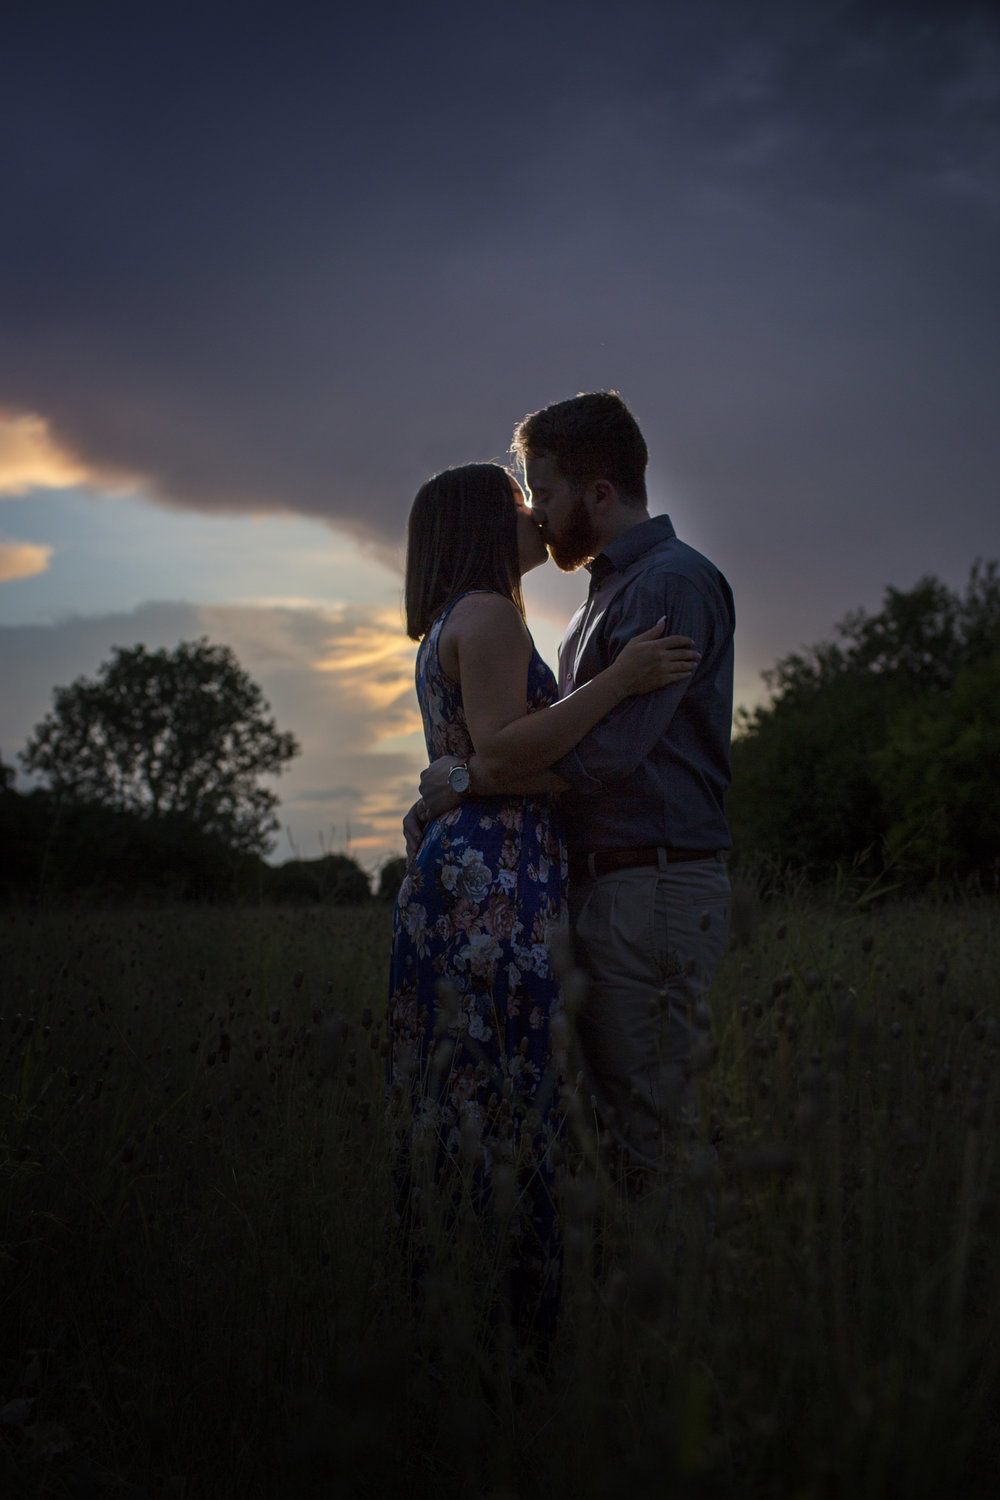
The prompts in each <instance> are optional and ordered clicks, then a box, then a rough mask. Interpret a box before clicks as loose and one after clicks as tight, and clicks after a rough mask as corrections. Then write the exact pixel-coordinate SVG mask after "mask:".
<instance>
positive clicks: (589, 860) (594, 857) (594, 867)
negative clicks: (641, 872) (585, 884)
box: [569, 845, 719, 880]
mask: <svg viewBox="0 0 1000 1500" xmlns="http://www.w3.org/2000/svg"><path fill="white" fill-rule="evenodd" d="M660 852H661V851H660V850H659V849H657V848H656V847H655V845H647V846H646V847H644V848H639V849H591V850H583V849H580V850H576V851H574V852H573V853H572V854H570V857H569V878H570V880H596V879H597V877H598V876H599V875H610V874H611V873H612V871H614V870H634V869H637V868H639V867H640V866H641V865H658V864H659V863H660ZM662 852H663V854H664V855H665V856H666V859H667V863H668V864H673V863H675V862H676V861H677V860H688V859H715V857H716V855H717V854H718V852H719V851H718V850H717V849H664V850H663V851H662Z"/></svg>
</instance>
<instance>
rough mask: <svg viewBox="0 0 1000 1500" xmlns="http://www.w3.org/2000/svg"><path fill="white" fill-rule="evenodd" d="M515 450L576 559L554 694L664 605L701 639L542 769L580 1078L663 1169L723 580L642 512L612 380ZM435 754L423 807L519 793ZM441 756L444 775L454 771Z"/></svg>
mask: <svg viewBox="0 0 1000 1500" xmlns="http://www.w3.org/2000/svg"><path fill="white" fill-rule="evenodd" d="M511 446H512V451H513V452H514V453H516V454H517V456H518V457H519V458H520V459H521V461H522V462H523V464H524V470H525V478H526V482H527V488H528V490H529V492H530V498H531V505H532V509H533V511H534V512H535V514H536V515H537V516H538V523H539V526H540V529H541V532H542V536H543V538H544V540H545V542H546V545H547V546H548V548H549V552H550V554H551V556H552V558H553V559H554V561H555V562H556V564H557V565H558V566H559V567H560V568H562V569H563V570H565V571H567V572H569V571H573V570H575V569H577V568H579V567H581V566H585V567H586V568H587V570H588V571H589V573H590V587H589V591H588V595H587V599H586V601H585V603H584V604H582V605H581V607H580V608H579V609H578V610H577V612H576V614H575V615H574V616H573V619H572V620H571V621H570V625H569V629H568V630H567V632H566V635H565V637H564V639H563V643H562V646H561V647H560V651H559V695H560V697H565V696H566V695H567V694H568V693H571V692H572V691H573V690H574V688H576V687H579V686H581V685H582V684H583V683H585V682H587V681H589V680H590V678H591V677H593V676H594V675H595V674H596V673H597V672H599V671H600V670H601V669H602V668H603V667H606V666H607V665H608V664H609V663H610V662H611V661H613V660H614V658H615V657H616V656H617V654H618V652H619V651H620V650H621V649H622V647H623V646H624V645H625V642H626V641H627V640H629V639H630V638H631V637H632V636H633V635H635V634H637V632H639V631H642V630H646V629H648V628H649V627H650V626H651V625H653V624H655V623H656V622H657V621H658V620H659V619H660V618H661V617H665V627H664V633H665V634H666V635H686V636H689V637H690V638H691V639H692V640H693V641H694V643H695V646H696V647H697V649H698V650H699V651H700V653H701V659H700V661H699V663H698V665H697V667H696V668H695V670H694V672H693V674H692V676H691V678H690V679H689V680H688V681H687V682H686V683H683V684H679V685H677V686H674V687H669V688H664V689H662V690H661V691H660V692H657V693H651V694H648V695H645V696H641V697H633V698H629V699H626V700H625V701H624V702H623V703H621V704H620V705H619V706H618V708H616V709H615V710H614V711H613V712H612V713H611V714H609V715H608V716H607V718H605V719H604V720H602V722H601V723H600V724H598V725H597V727H596V728H595V729H593V730H592V731H591V732H590V734H588V735H587V736H586V738H585V739H583V740H581V742H580V743H579V744H578V745H577V747H576V749H575V750H573V751H571V752H570V754H569V755H566V756H564V757H563V759H562V760H560V761H558V762H557V763H556V765H555V766H554V767H553V768H552V772H551V773H547V774H548V777H549V780H548V782H547V783H546V784H547V785H548V786H549V787H552V788H560V789H564V790H563V796H562V807H563V824H564V830H565V835H566V839H567V843H568V848H569V871H570V920H571V923H572V929H573V936H574V942H575V946H576V950H577V954H578V957H579V959H580V961H581V963H582V965H583V966H584V968H585V969H586V971H587V973H588V975H589V980H590V984H589V994H588V997H587V999H586V1001H585V1002H584V1004H583V1006H582V1008H581V1010H580V1012H579V1013H578V1015H577V1027H578V1034H579V1040H580V1046H581V1049H582V1052H583V1056H584V1061H585V1065H586V1070H587V1073H588V1076H589V1082H590V1086H591V1088H592V1090H593V1092H594V1094H595V1097H596V1099H597V1103H598V1108H599V1111H600V1113H601V1115H602V1117H603V1119H604V1121H605V1123H606V1124H607V1125H608V1126H609V1128H611V1129H612V1130H613V1131H614V1133H615V1135H616V1136H617V1137H618V1138H619V1140H621V1141H622V1143H623V1144H624V1145H626V1147H627V1148H628V1151H629V1153H630V1155H631V1158H632V1161H633V1164H636V1165H639V1166H641V1167H645V1168H654V1169H660V1168H662V1167H663V1166H664V1164H665V1162H666V1160H667V1153H668V1148H669V1145H670V1142H671V1139H672V1133H671V1130H670V1126H671V1125H672V1124H676V1123H677V1122H683V1121H684V1120H685V1119H686V1116H687V1114H688V1111H689V1108H690V1089H689V1087H688V1084H687V1079H688V1075H689V1072H690V1067H691V1063H692V1060H693V1059H694V1058H695V1056H696V1054H697V1052H698V1050H699V1048H700V1045H701V1042H702V1041H703V1039H704V1033H705V1030H706V1029H707V1026H708V1023H709V1017H708V1012H707V1008H706V1006H705V1004H704V994H705V991H706V989H707V986H708V982H709V979H710V977H711V974H712V970H713V968H714V966H715V963H716V961H717V959H718V957H719V954H720V953H721V951H722V948H723V945H724V943H725V938H726V932H727V928H728V921H729V881H728V877H727V873H726V867H725V862H724V858H723V851H725V850H728V849H730V848H731V847H732V841H731V839H730V836H729V830H728V828H727V825H726V820H725V815H724V812H723V794H724V792H725V789H726V788H727V786H728V785H729V780H730V775H729V740H730V731H731V725H732V701H733V628H734V612H733V599H732V593H731V591H730V588H729V585H728V583H727V582H726V580H725V578H724V577H723V576H722V574H721V573H720V572H719V571H718V569H717V568H715V567H714V566H713V564H712V563H710V562H709V561H708V559H707V558H705V557H702V556H701V554H700V553H698V552H696V551H694V549H693V548H691V547H688V546H686V545H685V543H684V542H681V541H680V540H678V538H677V536H676V534H675V532H674V528H673V526H672V525H671V523H670V520H669V517H667V516H655V517H650V515H649V511H648V508H647V501H646V482H645V472H646V463H647V450H646V444H645V441H644V440H643V437H642V434H641V432H640V431H639V427H638V425H637V423H636V421H635V419H634V417H633V416H632V414H631V412H630V411H629V410H628V408H627V407H626V405H625V403H624V402H623V401H622V399H621V397H620V396H619V395H618V394H617V393H616V392H613V391H612V392H596V393H593V394H589V395H581V396H576V397H574V398H573V399H572V400H570V401H561V402H559V403H558V404H557V405H555V406H549V407H546V408H545V409H544V410H542V411H539V412H535V413H534V414H533V415H531V416H528V417H526V418H525V419H524V421H523V422H521V423H520V424H519V426H518V427H517V428H516V430H515V433H514V441H513V443H512V445H511ZM467 770H468V775H466V774H465V765H464V764H459V763H458V762H457V761H456V759H455V758H454V757H444V758H443V759H441V760H438V761H435V763H434V765H433V766H431V767H429V768H428V769H427V770H426V771H425V772H424V775H423V777H422V778H421V784H420V790H421V795H422V797H423V798H424V801H425V802H426V803H427V805H428V810H429V813H430V815H431V816H438V815H439V814H440V813H441V812H443V811H444V810H445V809H446V808H447V807H448V806H451V805H454V802H455V800H456V798H457V796H459V795H465V794H468V793H469V792H472V793H474V794H476V795H482V796H486V795H493V794H501V793H503V794H514V795H516V794H518V793H519V792H530V791H536V790H538V789H539V779H538V778H537V777H533V778H531V780H530V784H529V783H528V782H524V783H523V784H516V783H515V782H514V781H513V780H512V779H511V780H505V781H503V782H502V784H501V783H500V782H499V781H498V779H497V777H496V775H495V774H492V773H490V772H489V770H488V768H487V767H485V766H483V765H482V764H481V763H480V762H479V760H478V758H477V757H476V756H472V757H471V759H470V760H469V761H468V763H467ZM449 776H450V786H449Z"/></svg>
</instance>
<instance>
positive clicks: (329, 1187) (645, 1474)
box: [0, 892, 1000, 1500]
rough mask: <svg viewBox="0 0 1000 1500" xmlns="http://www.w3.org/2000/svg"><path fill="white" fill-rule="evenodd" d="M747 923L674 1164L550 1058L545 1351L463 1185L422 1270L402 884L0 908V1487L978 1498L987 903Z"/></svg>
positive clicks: (987, 1433) (987, 1425) (996, 1386)
mask: <svg viewBox="0 0 1000 1500" xmlns="http://www.w3.org/2000/svg"><path fill="white" fill-rule="evenodd" d="M738 916H739V920H738V921H737V923H736V936H735V938H734V940H733V944H732V946H731V949H730V951H729V952H728V953H727V955H726V957H725V960H724V962H723V964H722V966H721V967H720V970H719V972H718V974H717V976H716V980H715V983H714V985H713V992H712V1001H713V1010H714V1013H715V1034H716V1040H717V1043H718V1057H717V1059H716V1060H715V1062H714V1064H713V1065H712V1066H711V1067H709V1068H707V1069H706V1071H705V1072H704V1073H703V1074H702V1075H701V1076H700V1080H699V1082H700V1087H701V1096H702V1097H701V1127H700V1129H701V1138H700V1140H698V1141H696V1142H694V1143H693V1145H692V1148H691V1149H690V1150H686V1151H685V1152H684V1153H683V1154H680V1153H679V1154H678V1160H677V1162H676V1164H675V1169H674V1173H673V1176H672V1179H671V1184H670V1187H669V1189H668V1190H666V1191H661V1192H651V1193H647V1194H646V1195H644V1196H643V1197H641V1198H638V1199H635V1198H630V1197H629V1196H628V1194H627V1193H626V1192H625V1191H623V1185H622V1182H621V1179H620V1170H619V1166H618V1164H617V1163H616V1161H615V1157H614V1153H613V1151H612V1149H611V1148H610V1146H609V1143H608V1142H607V1140H605V1139H602V1138H601V1135H600V1132H599V1131H598V1130H597V1129H596V1127H595V1122H594V1120H593V1115H592V1111H591V1109H590V1105H589V1101H588V1100H587V1098H586V1097H585V1092H584V1090H583V1089H582V1087H581V1086H580V1084H579V1083H577V1082H576V1081H575V1079H576V1073H575V1066H574V1065H573V1064H572V1063H570V1065H569V1068H568V1072H567V1110H568V1112H569V1114H570V1115H571V1117H572V1118H573V1119H574V1120H575V1121H576V1126H577V1129H576V1134H575V1136H574V1141H573V1143H572V1144H571V1145H570V1146H569V1148H568V1149H567V1160H566V1164H565V1166H564V1168H563V1175H564V1182H563V1186H562V1190H561V1210H562V1216H563V1223H564V1231H563V1245H564V1278H563V1280H564V1289H563V1298H562V1310H561V1317H560V1324H559V1330H558V1333H557V1336H556V1339H555V1343H554V1347H553V1348H552V1350H551V1359H550V1362H549V1365H548V1368H547V1369H546V1370H543V1371H539V1370H538V1369H535V1368H533V1367H532V1366H531V1364H530V1362H529V1361H527V1360H525V1358H524V1357H523V1355H522V1356H520V1357H519V1355H518V1351H517V1350H516V1349H515V1348H514V1347H513V1346H512V1344H511V1341H510V1340H509V1339H505V1338H504V1337H503V1330H502V1329H501V1330H499V1332H498V1327H497V1323H496V1320H495V1317H494V1316H493V1315H492V1313H491V1311H490V1309H491V1308H493V1307H494V1305H495V1303H496V1295H495V1293H496V1287H495V1285H494V1284H493V1282H492V1281H491V1278H495V1277H496V1276H497V1275H498V1274H499V1269H498V1257H497V1255H496V1253H495V1246H496V1243H497V1241H496V1236H495V1235H492V1234H491V1232H490V1228H489V1226H488V1225H486V1224H484V1223H483V1221H482V1215H477V1214H475V1213H464V1214H463V1213H456V1212H454V1210H453V1209H452V1210H450V1211H449V1213H448V1214H446V1215H442V1216H441V1217H440V1220H439V1223H438V1233H439V1236H440V1241H441V1243H440V1244H439V1246H438V1252H439V1253H438V1254H437V1256H436V1259H435V1265H434V1270H433V1274H431V1275H429V1276H426V1277H425V1278H424V1280H423V1282H422V1284H421V1285H420V1287H419V1289H417V1290H415V1287H414V1276H413V1274H412V1267H411V1266H410V1265H408V1263H407V1253H406V1246H405V1244H404V1243H403V1240H402V1238H401V1236H400V1235H399V1233H398V1231H397V1228H396V1226H395V1224H394V1222H393V1211H392V1188H391V1182H390V1168H389V1157H390V1152H389V1132H390V1128H391V1122H390V1121H388V1120H387V1118H386V1112H385V1106H384V1088H383V1077H384V1058H383V1047H384V1031H383V1024H382V1015H383V1005H384V999H383V994H384V982H385V971H386V954H387V945H388V914H387V912H386V911H385V910H384V908H380V907H376V906H374V905H373V906H371V907H368V908H364V909H358V910H350V911H344V910H342V911H301V912H297V913H274V912H266V911H259V910H249V909H247V910H230V911H224V910H222V911H220V910H197V909H184V910H181V909H178V910H174V911H167V912H164V911H149V912H139V913H135V912H132V913H126V912H121V911H119V912H100V911H93V912H82V911H66V912H59V911H40V912H36V913H26V912H19V911H7V912H6V913H3V914H0V942H2V990H0V1015H2V1024H0V1109H2V1114H0V1177H2V1181H3V1194H2V1198H0V1257H2V1259H0V1295H2V1314H0V1317H2V1326H0V1336H2V1342H0V1493H2V1494H4V1495H8V1494H9V1495H10V1496H12V1497H14V1496H21V1495H23V1496H26V1497H27V1496H33V1495H52V1496H76V1495H79V1496H83V1495H100V1494H105V1493H106V1494H109V1495H111V1494H115V1495H117V1494H123V1495H130V1496H139V1495H147V1494H148V1495H157V1494H165V1495H171V1496H178V1497H180V1496H183V1497H193V1496H199V1497H200V1496H205V1497H213V1500H214V1497H226V1496H241V1497H243V1496H245V1497H248V1500H253V1497H264V1496H267V1497H285V1496H288V1497H304V1500H308V1497H313V1496H315V1497H319V1496H328V1495H330V1496H333V1495H337V1496H341V1495H343V1496H358V1497H366V1496H369V1495H372V1496H375V1495H381V1494H383V1493H389V1494H395V1493H402V1492H404V1491H405V1492H406V1493H409V1494H412V1495H414V1496H417V1497H420V1496H423V1495H427V1496H431V1495H435V1496H441V1495H462V1496H464V1495H468V1496H475V1497H479V1496H496V1497H500V1496H503V1495H507V1496H512V1495H516V1496H534V1495H538V1496H543V1495H545V1496H552V1495H564V1494H565V1495H574V1496H578V1497H591V1496H593V1497H603V1496H618V1495H623V1494H627V1495H629V1496H638V1497H642V1496H657V1497H664V1496H678V1497H680V1496H701V1495H706V1496H708V1495H712V1496H714V1495H733V1496H737V1495H738V1496H751V1497H753V1496H761V1497H763V1496H772V1495H774V1496H789V1497H791V1496H799V1497H803V1500H805V1497H816V1500H820V1497H827V1496H848V1495H849V1496H852V1497H855V1496H858V1497H876V1496H877V1497H881V1496H885V1495H897V1494H898V1495H901V1496H902V1495H906V1496H913V1497H920V1496H924V1495H927V1496H931V1495H934V1496H940V1495H962V1496H971V1495H979V1494H986V1493H990V1494H992V1493H993V1487H994V1486H993V1481H994V1473H995V1465H996V1460H997V1439H998V1433H997V1396H998V1392H1000V1380H998V1343H997V1335H998V1321H1000V1296H998V1291H1000V1271H998V1258H997V1255H996V1253H995V1238H996V1232H997V1225H998V1216H997V1193H998V1187H1000V1181H998V1163H997V1146H996V1136H997V1088H998V1072H1000V1070H998V1046H1000V1020H998V1017H1000V955H998V951H997V949H998V942H1000V939H998V936H997V933H996V913H995V907H993V906H991V905H990V904H989V903H987V902H985V901H982V902H972V901H970V902H965V903H951V904H949V903H944V902H941V903H934V902H930V901H920V902H917V901H914V902H911V903H901V904H899V905H897V906H891V907H883V908H882V909H880V910H877V911H868V910H866V911H860V910H858V909H857V908H855V907H852V906H851V905H850V904H849V903H848V902H847V901H846V900H842V901H840V902H836V903H823V902H822V901H820V900H818V899H813V898H810V897H809V896H808V895H805V894H799V895H795V894H793V895H792V896H790V897H788V898H787V899H785V900H783V901H780V902H776V901H771V902H770V903H768V904H764V903H763V902H761V901H760V900H759V899H758V898H757V897H756V896H755V895H754V894H753V893H752V892H744V893H743V896H742V899H741V905H740V910H739V913H738ZM570 988H572V985H571V986H570ZM497 1196H498V1197H500V1198H502V1194H499V1195H497ZM509 1209H510V1205H507V1206H506V1208H505V1205H504V1204H503V1203H502V1202H497V1203H495V1204H494V1206H493V1208H492V1209H491V1212H492V1213H496V1214H502V1213H503V1212H508V1211H509ZM445 1242H447V1243H445Z"/></svg>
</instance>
